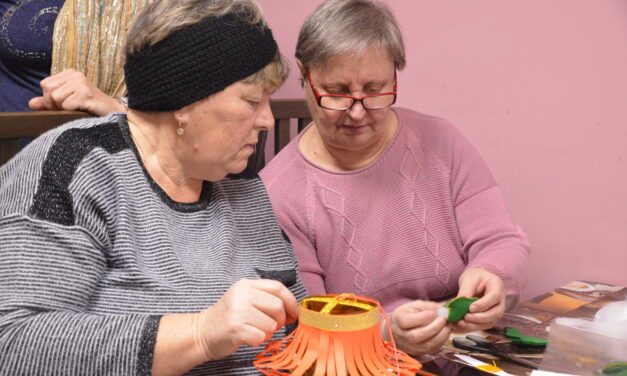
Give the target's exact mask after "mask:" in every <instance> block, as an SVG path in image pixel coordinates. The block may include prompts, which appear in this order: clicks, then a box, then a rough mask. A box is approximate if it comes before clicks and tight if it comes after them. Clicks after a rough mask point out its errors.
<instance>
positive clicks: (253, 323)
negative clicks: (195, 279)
mask: <svg viewBox="0 0 627 376" xmlns="http://www.w3.org/2000/svg"><path fill="white" fill-rule="evenodd" d="M297 317H298V303H297V302H296V298H294V295H292V293H291V292H290V290H288V289H287V287H285V286H284V285H283V284H282V283H280V282H278V281H273V280H268V279H258V280H246V279H243V280H240V281H238V282H237V283H235V284H233V285H232V286H231V287H230V288H229V289H228V290H227V292H226V293H225V294H224V296H223V297H222V298H221V299H220V300H219V301H218V302H217V303H216V304H215V305H213V306H212V307H210V308H208V309H206V310H205V311H203V312H201V313H200V315H199V317H198V323H197V325H198V327H197V333H198V341H199V344H200V345H201V346H202V350H203V351H204V353H205V354H206V356H207V358H208V359H209V360H212V359H220V358H224V357H226V356H229V355H231V354H233V353H234V352H236V351H237V349H238V348H239V347H240V345H244V344H246V345H249V346H259V345H261V344H262V343H263V342H264V341H266V340H268V339H269V338H270V337H272V335H273V334H274V332H275V331H277V330H278V329H279V328H281V327H282V326H283V325H285V324H286V323H287V324H290V323H293V322H294V321H296V319H297Z"/></svg>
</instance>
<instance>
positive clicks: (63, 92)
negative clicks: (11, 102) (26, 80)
mask: <svg viewBox="0 0 627 376" xmlns="http://www.w3.org/2000/svg"><path fill="white" fill-rule="evenodd" d="M40 86H41V89H42V91H43V96H41V97H35V98H32V99H31V100H30V101H29V102H28V106H29V107H30V108H31V109H32V110H34V111H60V110H68V111H87V112H90V113H92V114H94V115H98V116H101V115H106V114H108V113H109V112H114V111H122V112H126V108H125V107H124V106H123V105H122V104H121V103H120V102H118V101H117V100H116V99H114V98H112V97H110V96H108V95H107V94H105V93H103V92H102V91H100V89H98V88H97V87H96V85H94V84H93V83H92V82H91V81H89V80H88V79H87V77H85V75H84V74H83V73H81V72H79V71H76V70H74V69H66V70H64V71H63V72H61V73H57V74H55V75H52V76H49V77H46V78H44V79H43V80H41V82H40Z"/></svg>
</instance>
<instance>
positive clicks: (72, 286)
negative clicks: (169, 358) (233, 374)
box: [0, 215, 159, 375]
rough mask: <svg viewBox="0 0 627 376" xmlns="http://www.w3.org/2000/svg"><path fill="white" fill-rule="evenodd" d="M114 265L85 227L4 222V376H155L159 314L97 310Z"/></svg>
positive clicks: (0, 321)
mask: <svg viewBox="0 0 627 376" xmlns="http://www.w3.org/2000/svg"><path fill="white" fill-rule="evenodd" d="M106 263H107V261H106V258H105V255H104V253H103V252H102V251H101V248H100V247H98V245H97V244H96V242H95V240H94V238H93V237H92V236H90V234H89V233H87V232H86V231H85V230H84V229H83V228H81V227H79V226H65V225H59V224H56V223H53V222H48V221H43V220H40V219H33V218H30V217H28V216H22V215H5V216H3V217H2V218H0V354H1V355H0V358H1V360H0V374H7V375H8V374H11V375H18V374H19V375H26V374H28V375H42V374H47V373H49V372H53V371H54V373H59V374H65V373H72V374H74V373H76V372H78V373H81V374H118V375H121V374H137V375H149V374H150V373H151V368H152V354H153V351H154V344H155V339H156V332H157V328H158V323H159V317H158V316H148V315H134V314H130V313H129V314H120V315H104V314H96V313H90V312H89V307H90V303H91V301H92V299H97V298H98V297H97V294H96V293H97V286H98V281H99V279H100V278H101V276H102V275H103V273H104V272H105V266H106Z"/></svg>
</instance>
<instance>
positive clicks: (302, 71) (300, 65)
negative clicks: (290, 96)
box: [296, 59, 307, 87]
mask: <svg viewBox="0 0 627 376" xmlns="http://www.w3.org/2000/svg"><path fill="white" fill-rule="evenodd" d="M296 65H298V71H299V72H300V77H298V81H300V87H305V72H306V71H307V69H305V66H304V65H303V63H302V62H301V61H300V60H298V59H296Z"/></svg>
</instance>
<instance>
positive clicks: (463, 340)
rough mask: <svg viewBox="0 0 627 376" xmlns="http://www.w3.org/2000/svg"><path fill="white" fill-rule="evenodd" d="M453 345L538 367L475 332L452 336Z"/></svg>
mask: <svg viewBox="0 0 627 376" xmlns="http://www.w3.org/2000/svg"><path fill="white" fill-rule="evenodd" d="M453 346H455V347H457V348H458V349H462V350H468V351H475V352H480V353H484V354H490V355H494V356H498V357H499V358H504V359H507V360H510V361H512V362H515V363H518V364H522V365H524V366H526V367H530V368H533V369H538V365H537V364H536V363H534V362H532V361H530V360H527V359H523V358H521V357H519V356H516V355H514V354H512V353H510V352H507V351H503V350H501V349H499V348H498V347H496V346H494V344H493V343H492V342H490V341H488V340H487V339H485V338H483V337H481V336H478V335H476V334H469V335H467V336H466V337H455V338H453Z"/></svg>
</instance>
